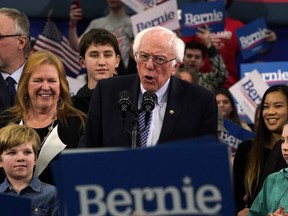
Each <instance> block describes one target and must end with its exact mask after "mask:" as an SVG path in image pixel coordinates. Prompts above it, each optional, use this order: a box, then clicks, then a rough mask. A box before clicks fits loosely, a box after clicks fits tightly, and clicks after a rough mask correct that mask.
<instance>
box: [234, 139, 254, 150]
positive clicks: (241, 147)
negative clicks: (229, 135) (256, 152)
mask: <svg viewBox="0 0 288 216" xmlns="http://www.w3.org/2000/svg"><path fill="white" fill-rule="evenodd" d="M253 142H254V140H253V139H248V140H244V141H243V142H241V143H240V144H239V145H238V148H237V151H242V152H249V151H250V149H251V146H252V145H253Z"/></svg>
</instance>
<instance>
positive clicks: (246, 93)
mask: <svg viewBox="0 0 288 216" xmlns="http://www.w3.org/2000/svg"><path fill="white" fill-rule="evenodd" d="M268 87H269V86H268V85H267V84H266V82H264V81H263V79H262V77H261V75H260V74H259V72H258V71H257V70H254V71H252V72H251V73H249V74H248V75H247V76H245V77H243V78H242V79H241V80H239V81H238V82H237V83H236V84H234V85H233V86H232V87H230V88H229V91H230V92H231V94H232V95H233V97H234V98H235V100H236V101H237V102H238V103H239V105H240V106H241V108H243V110H244V112H245V113H246V114H247V116H248V117H249V119H250V120H251V122H252V123H254V116H255V111H256V108H257V107H258V106H259V105H260V103H261V100H262V96H263V94H264V92H265V91H266V89H268Z"/></svg>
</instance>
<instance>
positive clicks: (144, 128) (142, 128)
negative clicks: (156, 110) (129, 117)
mask: <svg viewBox="0 0 288 216" xmlns="http://www.w3.org/2000/svg"><path fill="white" fill-rule="evenodd" d="M145 115H146V112H144V111H143V112H141V113H140V114H139V116H138V121H139V141H140V147H141V148H145V147H146V144H147V138H148V134H149V130H150V125H151V119H152V112H151V113H150V117H149V121H148V123H147V122H146V124H145Z"/></svg>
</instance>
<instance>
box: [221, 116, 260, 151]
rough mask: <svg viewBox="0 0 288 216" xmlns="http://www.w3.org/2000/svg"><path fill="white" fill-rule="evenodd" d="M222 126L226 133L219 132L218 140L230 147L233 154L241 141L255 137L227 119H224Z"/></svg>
mask: <svg viewBox="0 0 288 216" xmlns="http://www.w3.org/2000/svg"><path fill="white" fill-rule="evenodd" d="M224 126H225V128H226V130H227V132H225V131H221V134H220V135H219V139H220V141H222V142H223V143H225V144H227V145H228V146H230V147H232V151H234V152H235V150H236V149H237V148H238V145H239V144H240V143H241V142H242V141H244V140H247V139H251V138H254V137H255V133H253V132H251V131H248V130H245V129H244V128H243V127H241V126H240V125H238V124H235V123H234V122H232V121H230V120H228V119H224Z"/></svg>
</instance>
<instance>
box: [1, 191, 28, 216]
mask: <svg viewBox="0 0 288 216" xmlns="http://www.w3.org/2000/svg"><path fill="white" fill-rule="evenodd" d="M0 212H1V213H0V215H1V216H14V215H21V216H31V212H32V204H31V199H28V198H23V197H18V196H12V195H8V194H3V193H0Z"/></svg>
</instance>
